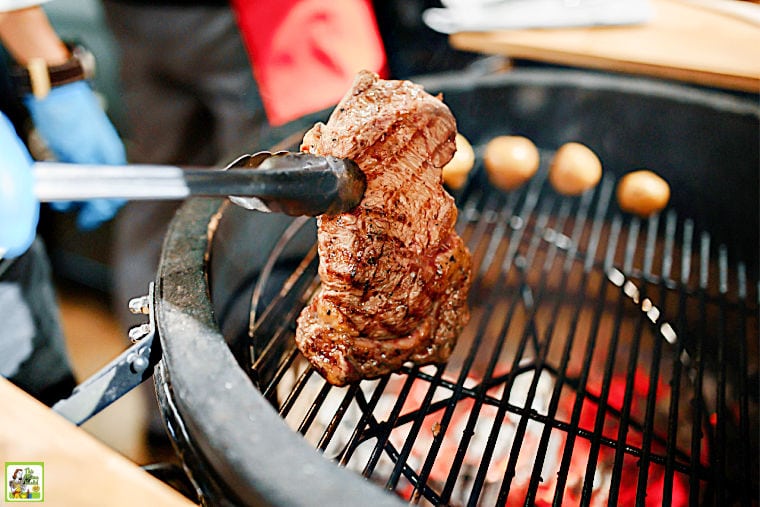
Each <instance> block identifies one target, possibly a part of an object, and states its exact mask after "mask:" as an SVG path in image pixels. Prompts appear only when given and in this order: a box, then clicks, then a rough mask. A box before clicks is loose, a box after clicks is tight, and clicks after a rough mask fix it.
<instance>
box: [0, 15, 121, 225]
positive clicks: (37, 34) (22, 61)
mask: <svg viewBox="0 0 760 507" xmlns="http://www.w3.org/2000/svg"><path fill="white" fill-rule="evenodd" d="M0 42H2V44H3V46H4V47H5V48H6V49H7V51H8V53H9V54H10V56H11V57H12V58H13V60H14V61H15V63H16V64H17V65H19V66H21V67H23V68H26V73H27V74H28V80H29V83H28V88H29V89H27V86H26V85H25V86H19V89H18V91H19V93H20V94H21V95H22V99H23V102H24V105H25V106H26V108H27V109H28V110H29V115H30V116H31V118H32V121H33V123H34V125H35V127H36V129H37V132H38V133H39V135H40V137H41V138H42V140H43V141H44V142H45V144H46V146H47V148H48V149H49V150H50V152H51V153H52V154H53V155H54V156H55V158H56V159H57V160H59V161H61V162H72V163H84V164H124V163H125V162H126V154H125V151H124V144H123V143H122V141H121V139H120V138H119V135H118V133H117V132H116V130H115V129H114V126H113V125H112V124H111V121H110V119H109V118H108V116H107V115H106V114H105V112H104V111H103V109H102V108H101V105H100V101H99V99H98V97H97V96H96V95H95V93H93V90H92V88H91V87H90V85H89V83H88V82H87V81H86V79H87V78H88V75H87V73H86V72H82V73H81V74H80V76H79V77H76V78H74V79H73V80H72V79H71V78H70V76H68V75H67V77H66V80H65V81H62V82H61V81H59V82H58V83H55V82H53V81H52V72H53V70H52V69H54V68H55V69H58V70H59V71H60V69H61V68H65V67H63V66H64V65H68V62H70V61H74V60H76V58H74V56H73V55H72V54H71V53H70V52H69V50H68V48H67V47H66V45H65V44H64V43H63V42H62V41H61V39H60V37H59V36H58V34H57V33H56V31H55V29H54V28H53V26H52V25H51V24H50V21H49V20H48V17H47V14H46V13H45V11H44V10H43V9H42V7H40V6H33V7H26V8H22V9H17V10H11V11H5V12H0ZM80 63H81V62H80ZM74 65H77V64H76V63H75V64H74ZM82 68H83V67H82V66H81V65H80V69H82ZM22 75H23V74H22ZM30 92H31V93H30ZM123 204H124V201H123V200H113V199H112V200H106V199H95V200H91V201H87V202H85V203H72V202H56V203H53V204H51V207H52V208H53V209H56V210H58V211H72V210H79V214H78V217H77V224H78V225H79V226H80V227H81V228H82V229H93V228H95V227H97V226H98V225H100V224H101V223H102V222H104V221H106V220H109V219H111V218H112V217H113V216H114V214H115V213H116V212H117V211H118V209H119V208H120V207H121V206H122V205H123Z"/></svg>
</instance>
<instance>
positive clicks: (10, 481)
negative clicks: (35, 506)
mask: <svg viewBox="0 0 760 507" xmlns="http://www.w3.org/2000/svg"><path fill="white" fill-rule="evenodd" d="M44 481H45V464H44V463H42V462H41V461H7V462H6V463H5V501H6V502H43V501H44V500H45V486H44V484H45V482H44Z"/></svg>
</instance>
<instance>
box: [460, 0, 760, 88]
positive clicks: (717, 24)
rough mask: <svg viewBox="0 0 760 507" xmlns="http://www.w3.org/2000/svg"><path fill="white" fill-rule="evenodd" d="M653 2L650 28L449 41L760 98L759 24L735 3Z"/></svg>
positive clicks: (507, 33) (468, 36)
mask: <svg viewBox="0 0 760 507" xmlns="http://www.w3.org/2000/svg"><path fill="white" fill-rule="evenodd" d="M736 1H738V0H736ZM651 2H652V7H653V9H654V17H653V19H652V20H651V21H650V22H648V23H646V24H644V25H638V26H621V27H595V28H567V29H546V30H539V29H533V30H504V31H494V32H461V33H457V34H453V35H451V37H450V41H451V44H452V46H453V47H455V48H457V49H463V50H468V51H475V52H481V53H489V54H502V55H507V56H509V57H512V58H522V59H528V60H534V61H541V62H549V63H555V64H561V65H570V66H574V67H582V68H593V69H603V70H612V71H618V72H627V73H633V74H643V75H648V76H654V77H659V78H667V79H675V80H680V81H686V82H691V83H697V84H700V85H705V86H717V87H721V88H727V89H734V90H742V91H751V92H760V25H759V24H758V21H757V19H755V20H752V19H750V18H747V17H743V16H741V15H739V14H738V12H737V11H735V10H732V9H730V8H726V7H730V3H733V2H728V1H725V2H724V1H716V2H707V1H699V2H697V1H689V0H651ZM737 7H740V6H738V5H737ZM741 7H745V8H746V7H749V8H754V7H756V6H755V5H743V6H741Z"/></svg>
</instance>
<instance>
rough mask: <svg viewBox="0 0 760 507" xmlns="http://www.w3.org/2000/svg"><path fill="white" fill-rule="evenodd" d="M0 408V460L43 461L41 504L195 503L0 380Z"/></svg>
mask: <svg viewBox="0 0 760 507" xmlns="http://www.w3.org/2000/svg"><path fill="white" fill-rule="evenodd" d="M0 406H2V408H1V409H0V421H2V422H1V423H0V462H3V463H5V462H8V461H18V462H43V463H44V477H43V486H44V502H43V504H41V505H56V506H69V505H70V506H72V507H73V506H76V507H86V506H93V507H100V506H103V505H108V506H109V507H133V506H134V505H151V506H156V507H188V506H192V505H196V504H194V503H193V502H190V501H189V500H187V499H186V498H185V497H184V496H182V495H181V494H179V493H178V492H177V491H175V490H174V489H172V488H171V487H169V486H167V485H166V484H164V483H163V482H161V481H159V480H158V479H156V478H154V477H153V476H151V475H150V474H148V473H147V472H145V471H144V470H142V469H141V468H139V467H138V466H137V465H136V464H135V463H133V462H131V461H130V460H128V459H126V458H125V457H123V456H122V455H120V454H118V453H117V452H115V451H113V450H112V449H110V448H109V447H107V446H106V445H104V444H103V443H101V442H100V441H98V440H96V439H95V438H94V437H92V436H90V435H89V434H88V433H86V432H85V431H84V430H82V429H80V428H78V427H77V426H75V425H73V424H71V423H70V422H68V421H67V420H65V419H64V418H62V417H61V416H59V415H57V414H56V413H54V412H53V411H52V410H50V409H49V408H48V407H46V406H45V405H43V404H41V403H39V402H38V401H37V400H35V399H34V398H32V397H31V396H29V395H27V394H26V393H24V392H23V391H21V390H20V389H18V388H17V387H16V386H14V385H13V384H11V383H10V382H8V381H7V380H6V379H4V378H2V377H0ZM0 476H3V477H4V473H3V474H0ZM0 491H2V495H5V488H4V487H3V488H0ZM3 500H4V496H3ZM0 503H2V505H6V503H5V502H4V501H0ZM8 505H10V504H8Z"/></svg>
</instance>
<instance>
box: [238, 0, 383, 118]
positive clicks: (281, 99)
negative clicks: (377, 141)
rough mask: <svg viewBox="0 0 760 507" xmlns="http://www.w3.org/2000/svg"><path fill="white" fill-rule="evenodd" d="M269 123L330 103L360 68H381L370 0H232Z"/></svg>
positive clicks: (340, 95)
mask: <svg viewBox="0 0 760 507" xmlns="http://www.w3.org/2000/svg"><path fill="white" fill-rule="evenodd" d="M232 5H233V7H234V9H235V13H236V15H237V19H238V25H239V26H240V30H241V32H242V35H243V40H244V42H245V45H246V48H247V50H248V56H249V58H250V61H251V65H252V66H253V72H254V76H255V77H256V81H257V83H258V86H259V91H260V93H261V98H262V100H263V102H264V109H265V111H266V113H267V117H268V119H269V122H270V123H271V124H272V125H281V124H283V123H286V122H288V121H290V120H293V119H295V118H298V117H299V116H303V115H304V114H308V113H312V112H315V111H319V110H321V109H324V108H327V107H329V106H332V105H334V104H336V103H337V102H338V100H340V98H341V97H342V96H343V95H344V94H345V93H346V91H347V90H348V89H349V88H350V87H351V84H352V83H353V79H354V76H355V75H356V73H357V72H358V71H359V70H362V69H368V70H372V71H374V72H377V73H378V74H380V75H381V76H382V75H384V74H385V73H386V70H385V69H386V58H385V51H384V48H383V44H382V39H381V38H380V33H379V31H378V28H377V22H376V19H375V15H374V11H373V9H372V4H371V2H370V1H369V0H330V1H324V0H233V2H232Z"/></svg>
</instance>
